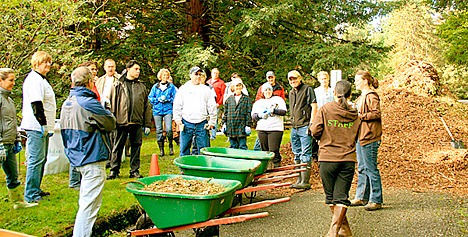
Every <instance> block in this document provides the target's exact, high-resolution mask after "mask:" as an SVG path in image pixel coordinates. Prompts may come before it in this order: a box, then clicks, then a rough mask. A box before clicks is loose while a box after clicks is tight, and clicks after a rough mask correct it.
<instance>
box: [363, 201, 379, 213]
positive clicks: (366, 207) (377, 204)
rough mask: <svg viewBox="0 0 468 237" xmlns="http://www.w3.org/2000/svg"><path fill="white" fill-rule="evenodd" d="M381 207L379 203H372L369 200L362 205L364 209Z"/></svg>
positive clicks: (370, 209) (372, 209) (373, 209)
mask: <svg viewBox="0 0 468 237" xmlns="http://www.w3.org/2000/svg"><path fill="white" fill-rule="evenodd" d="M380 209H382V204H381V203H373V202H369V203H368V204H367V205H365V206H364V210H366V211H376V210H380Z"/></svg>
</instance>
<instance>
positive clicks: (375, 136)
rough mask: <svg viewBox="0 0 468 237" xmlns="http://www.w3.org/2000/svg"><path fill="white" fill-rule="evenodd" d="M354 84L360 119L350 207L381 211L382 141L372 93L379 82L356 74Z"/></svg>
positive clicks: (375, 96)
mask: <svg viewBox="0 0 468 237" xmlns="http://www.w3.org/2000/svg"><path fill="white" fill-rule="evenodd" d="M354 84H355V85H356V89H358V90H360V91H361V96H359V98H358V99H357V101H356V108H357V110H358V112H359V118H360V119H361V121H362V122H361V128H360V132H359V137H358V141H357V145H356V152H357V160H358V182H357V187H356V196H355V197H354V199H353V200H352V201H351V206H364V205H365V206H364V209H365V210H366V211H374V210H379V209H381V208H382V202H383V198H382V180H381V178H380V171H379V169H378V167H377V163H378V162H377V154H378V151H379V147H380V141H381V137H382V117H381V112H380V98H379V95H378V94H377V92H375V89H377V88H378V87H379V81H377V79H375V78H374V77H372V75H371V74H370V73H369V72H368V71H362V70H361V71H358V72H357V73H356V76H355V80H354Z"/></svg>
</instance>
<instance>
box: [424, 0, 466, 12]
mask: <svg viewBox="0 0 468 237" xmlns="http://www.w3.org/2000/svg"><path fill="white" fill-rule="evenodd" d="M425 2H427V4H429V5H431V6H432V7H433V8H435V9H438V10H444V9H452V10H457V9H458V10H462V9H466V7H467V6H468V4H467V2H466V1H465V0H425Z"/></svg>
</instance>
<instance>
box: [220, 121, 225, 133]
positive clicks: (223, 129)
mask: <svg viewBox="0 0 468 237" xmlns="http://www.w3.org/2000/svg"><path fill="white" fill-rule="evenodd" d="M221 132H222V133H224V134H226V124H225V123H224V124H223V126H222V127H221Z"/></svg>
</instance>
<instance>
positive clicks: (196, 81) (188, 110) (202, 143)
mask: <svg viewBox="0 0 468 237" xmlns="http://www.w3.org/2000/svg"><path fill="white" fill-rule="evenodd" d="M201 73H202V70H201V69H200V68H199V67H197V66H195V67H192V68H191V69H190V81H188V82H186V83H185V84H184V85H183V86H181V87H180V89H179V91H177V94H176V97H175V99H174V107H173V120H174V121H175V122H176V123H177V124H178V125H179V127H180V128H181V129H180V130H181V132H180V156H184V155H190V147H191V146H192V139H193V138H195V140H194V141H195V143H196V146H197V148H198V149H197V150H198V151H199V150H200V149H201V148H203V147H207V146H208V139H209V137H208V131H209V130H210V129H212V128H213V127H214V125H215V123H216V101H215V99H214V98H213V96H212V95H213V94H212V92H211V90H210V88H209V87H207V86H205V85H202V84H200V75H201ZM193 155H198V154H193Z"/></svg>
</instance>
